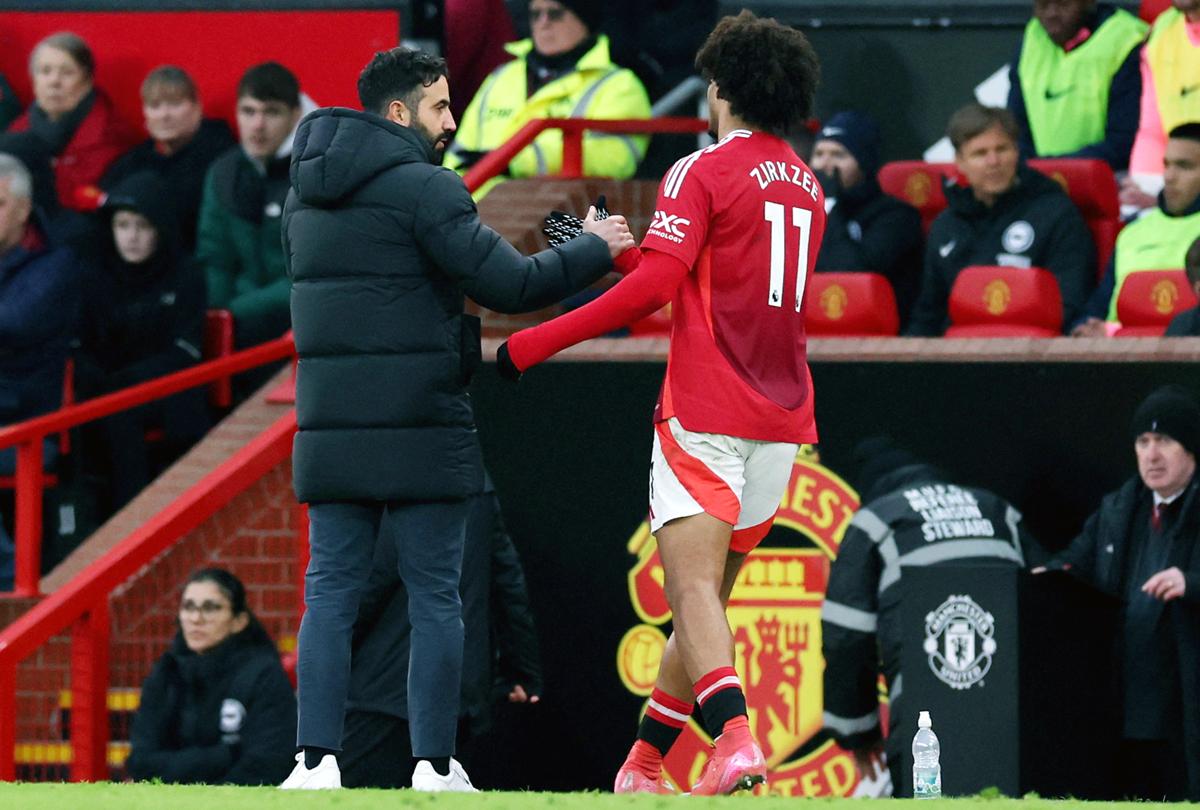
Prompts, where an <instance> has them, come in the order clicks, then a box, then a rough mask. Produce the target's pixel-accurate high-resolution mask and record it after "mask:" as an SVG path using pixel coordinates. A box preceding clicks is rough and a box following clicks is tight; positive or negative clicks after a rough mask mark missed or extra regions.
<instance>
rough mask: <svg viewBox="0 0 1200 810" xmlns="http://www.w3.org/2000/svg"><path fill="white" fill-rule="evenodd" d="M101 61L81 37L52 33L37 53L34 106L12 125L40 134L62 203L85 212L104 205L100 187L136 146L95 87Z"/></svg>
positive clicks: (34, 58) (32, 60)
mask: <svg viewBox="0 0 1200 810" xmlns="http://www.w3.org/2000/svg"><path fill="white" fill-rule="evenodd" d="M95 70H96V61H95V58H94V57H93V56H92V51H91V49H90V48H89V47H88V45H87V43H86V42H84V41H83V39H82V38H81V37H79V36H78V35H77V34H72V33H70V32H67V31H64V32H61V33H58V34H51V35H50V36H48V37H46V38H45V39H43V40H42V41H41V42H39V43H38V44H37V46H36V47H35V48H34V49H33V54H32V56H30V58H29V72H30V74H31V75H32V77H33V104H31V105H30V106H29V109H27V110H26V111H25V112H24V113H23V114H22V115H21V117H20V118H18V119H17V120H16V121H14V122H13V123H12V125H11V126H10V127H9V129H10V130H12V131H13V132H24V131H26V130H28V131H30V132H32V133H34V134H35V135H37V137H38V138H40V139H41V140H42V142H43V143H45V144H46V146H47V148H49V150H50V153H51V154H52V155H54V158H55V163H54V175H55V183H56V185H57V190H58V199H59V202H60V203H61V204H62V205H64V206H66V207H68V208H73V209H76V210H81V211H91V210H94V209H95V208H96V206H97V205H99V198H98V194H97V192H96V184H97V183H99V181H100V177H101V175H103V174H104V171H105V170H106V169H107V168H108V167H109V165H110V164H111V163H112V162H113V161H114V160H116V159H117V157H118V156H119V155H120V154H121V153H122V152H124V151H125V150H126V149H128V148H129V147H130V146H131V145H133V143H134V141H135V136H134V134H133V131H132V129H131V128H130V127H129V126H127V125H126V123H125V121H124V120H123V119H122V118H121V116H120V115H119V114H118V113H117V110H116V108H115V107H114V106H113V103H112V101H111V100H110V99H109V97H108V96H107V95H106V94H105V92H104V91H103V90H101V89H99V88H97V87H96V86H95V84H94V79H95Z"/></svg>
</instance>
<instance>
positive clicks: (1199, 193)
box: [1071, 122, 1200, 337]
mask: <svg viewBox="0 0 1200 810" xmlns="http://www.w3.org/2000/svg"><path fill="white" fill-rule="evenodd" d="M1163 164H1164V170H1163V179H1164V181H1165V182H1164V185H1163V190H1162V191H1161V192H1160V193H1159V195H1158V206H1157V207H1156V208H1155V209H1154V210H1152V211H1150V212H1149V213H1148V214H1146V215H1145V216H1143V217H1141V218H1140V219H1138V220H1136V221H1134V222H1131V223H1129V225H1127V226H1125V227H1124V228H1122V229H1121V233H1120V234H1119V235H1118V236H1117V246H1116V249H1115V250H1114V251H1113V255H1112V258H1111V259H1109V261H1108V267H1107V268H1106V269H1105V271H1104V277H1103V278H1102V279H1101V280H1100V285H1099V286H1098V287H1096V290H1095V291H1094V292H1093V293H1092V296H1091V298H1090V299H1089V300H1088V304H1087V308H1086V310H1085V311H1084V313H1082V316H1083V317H1082V319H1081V321H1080V323H1078V324H1076V325H1075V326H1074V328H1073V329H1072V330H1071V334H1072V335H1075V336H1078V337H1103V336H1104V335H1106V334H1107V328H1106V326H1105V321H1106V320H1107V321H1108V322H1110V323H1115V322H1116V320H1117V298H1118V297H1120V295H1121V285H1122V284H1124V283H1125V279H1127V278H1128V277H1129V275H1130V274H1131V273H1136V272H1138V271H1139V270H1173V269H1176V268H1179V267H1182V266H1183V263H1184V256H1185V255H1186V254H1187V251H1188V246H1189V245H1190V244H1191V243H1192V241H1193V240H1194V239H1195V238H1196V236H1197V235H1198V234H1200V122H1192V123H1187V124H1181V125H1179V126H1177V127H1175V129H1173V130H1171V137H1170V139H1168V141H1167V149H1166V152H1165V155H1164V158H1163Z"/></svg>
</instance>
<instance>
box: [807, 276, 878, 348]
mask: <svg viewBox="0 0 1200 810" xmlns="http://www.w3.org/2000/svg"><path fill="white" fill-rule="evenodd" d="M806 297H807V299H808V309H807V310H806V312H805V320H804V328H805V331H806V332H807V333H808V334H809V335H810V336H812V337H873V336H887V337H891V336H894V335H895V334H896V333H897V332H898V331H900V316H899V315H898V314H897V312H896V296H895V294H894V293H893V292H892V285H891V284H889V283H888V280H887V279H886V278H884V277H883V276H881V275H879V274H878V273H813V275H812V277H811V278H810V279H809V281H808V292H807V293H806Z"/></svg>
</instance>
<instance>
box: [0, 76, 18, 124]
mask: <svg viewBox="0 0 1200 810" xmlns="http://www.w3.org/2000/svg"><path fill="white" fill-rule="evenodd" d="M20 115H21V100H20V99H19V98H17V94H16V93H14V92H13V89H12V85H11V84H9V83H8V79H6V78H4V74H3V73H0V132H3V131H4V130H6V129H8V125H9V124H11V123H12V122H13V121H16V120H17V118H18V117H19V116H20Z"/></svg>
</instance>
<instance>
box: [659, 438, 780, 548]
mask: <svg viewBox="0 0 1200 810" xmlns="http://www.w3.org/2000/svg"><path fill="white" fill-rule="evenodd" d="M799 449H800V446H799V445H796V444H789V443H786V442H762V441H755V440H753V439H739V438H736V437H734V436H725V435H722V434H720V433H693V432H692V431H689V430H687V429H685V428H684V427H683V426H682V425H681V424H679V420H678V419H674V418H672V419H670V420H668V421H666V422H659V423H658V424H657V425H655V431H654V451H653V454H652V455H651V458H650V531H651V532H653V533H657V532H658V530H659V529H660V528H661V527H662V526H663V525H665V524H666V523H668V522H670V521H672V520H676V519H678V518H683V517H690V516H691V515H698V514H700V513H701V512H704V513H707V514H709V515H712V516H713V517H715V518H717V519H718V520H722V521H724V522H726V523H728V524H729V525H730V526H732V527H733V539H732V540H731V541H730V548H731V549H732V550H733V551H736V552H739V553H743V554H744V553H747V552H749V551H750V550H751V549H753V548H754V547H755V546H757V545H758V544H759V542H761V541H762V539H763V538H764V537H766V535H767V532H769V531H770V530H771V524H772V522H773V521H774V519H775V513H776V512H777V511H778V510H779V504H780V501H782V499H783V494H784V492H785V491H786V490H787V486H788V482H789V481H790V480H791V476H792V466H793V464H794V462H795V460H796V453H797V452H798V451H799Z"/></svg>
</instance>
